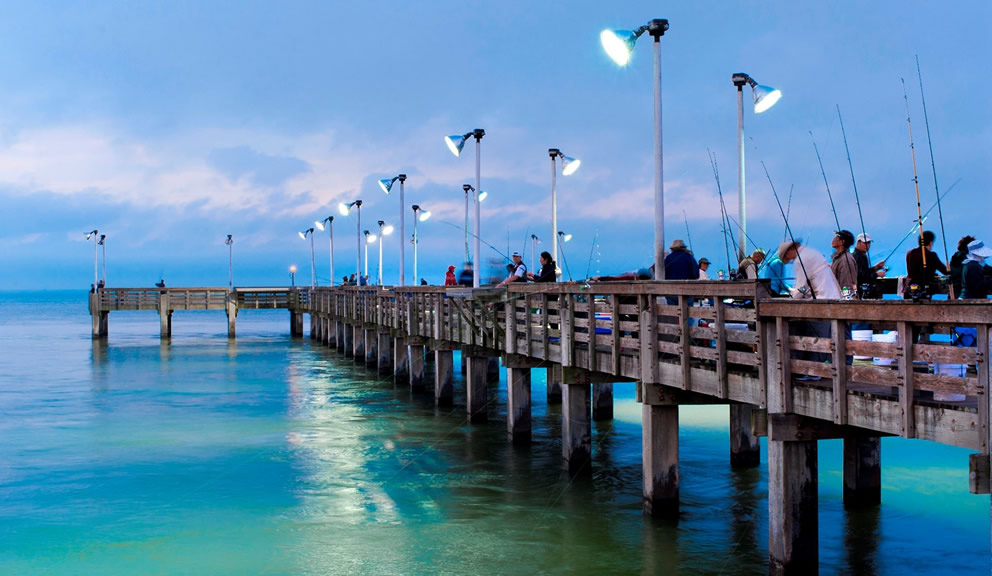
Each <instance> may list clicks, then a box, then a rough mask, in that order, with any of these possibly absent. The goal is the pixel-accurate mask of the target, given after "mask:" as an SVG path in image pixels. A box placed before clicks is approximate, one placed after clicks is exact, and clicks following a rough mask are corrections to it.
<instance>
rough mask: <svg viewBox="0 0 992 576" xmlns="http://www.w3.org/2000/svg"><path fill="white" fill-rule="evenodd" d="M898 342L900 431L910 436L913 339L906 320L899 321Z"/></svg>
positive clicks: (911, 426)
mask: <svg viewBox="0 0 992 576" xmlns="http://www.w3.org/2000/svg"><path fill="white" fill-rule="evenodd" d="M898 326H899V342H898V347H897V349H896V350H897V351H896V357H897V359H898V362H899V379H900V381H901V382H900V387H899V409H900V411H901V413H902V419H901V420H902V426H901V428H900V433H901V434H902V437H903V438H912V437H913V436H914V435H915V432H916V429H915V426H914V424H915V423H914V420H913V416H914V414H913V344H914V343H913V339H912V331H911V330H910V328H909V324H908V323H907V322H899V323H898Z"/></svg>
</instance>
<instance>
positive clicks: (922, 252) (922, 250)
mask: <svg viewBox="0 0 992 576" xmlns="http://www.w3.org/2000/svg"><path fill="white" fill-rule="evenodd" d="M899 81H900V82H902V97H903V100H905V101H906V124H907V125H908V126H909V151H910V152H911V153H912V156H913V185H914V186H915V187H916V215H917V222H918V223H919V226H920V255H921V256H922V257H923V269H924V270H926V269H927V249H926V247H925V246H923V209H922V208H921V207H920V179H919V178H918V177H917V176H916V147H915V146H913V121H912V120H911V119H910V116H909V96H908V95H907V94H906V81H905V80H903V79H902V78H900V79H899ZM908 272H909V271H908V270H907V273H908Z"/></svg>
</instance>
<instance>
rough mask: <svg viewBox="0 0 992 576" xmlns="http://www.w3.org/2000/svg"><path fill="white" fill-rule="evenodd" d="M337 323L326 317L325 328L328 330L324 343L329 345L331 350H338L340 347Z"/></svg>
mask: <svg viewBox="0 0 992 576" xmlns="http://www.w3.org/2000/svg"><path fill="white" fill-rule="evenodd" d="M337 324H338V323H337V322H335V321H334V320H331V317H330V316H325V317H324V328H325V329H326V330H327V338H326V339H325V340H324V343H325V344H327V346H328V347H329V348H337V346H338V326H337Z"/></svg>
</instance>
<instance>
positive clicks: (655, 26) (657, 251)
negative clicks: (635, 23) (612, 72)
mask: <svg viewBox="0 0 992 576" xmlns="http://www.w3.org/2000/svg"><path fill="white" fill-rule="evenodd" d="M666 30H668V20H665V19H657V18H656V19H654V20H652V21H650V22H648V23H647V24H645V25H644V26H641V27H640V28H637V29H636V30H634V31H630V30H603V31H602V32H601V33H600V35H599V39H600V41H601V42H602V43H603V48H604V49H605V50H606V53H607V54H609V56H610V58H612V59H613V61H614V62H616V63H617V64H618V65H620V66H626V65H627V63H628V62H629V61H630V54H631V51H632V50H633V49H634V43H635V42H636V41H637V39H638V38H639V37H640V36H641V35H642V34H644V33H645V32H647V33H648V34H650V35H651V36H652V37H653V38H654V72H655V74H654V76H655V77H654V263H655V266H654V278H655V280H664V279H665V187H664V179H663V176H664V172H663V162H662V147H661V37H662V36H664V35H665V31H666Z"/></svg>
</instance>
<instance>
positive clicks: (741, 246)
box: [730, 72, 782, 261]
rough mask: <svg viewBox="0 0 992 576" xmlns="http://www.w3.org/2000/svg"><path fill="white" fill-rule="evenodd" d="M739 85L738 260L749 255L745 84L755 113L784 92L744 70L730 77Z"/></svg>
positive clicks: (759, 112)
mask: <svg viewBox="0 0 992 576" xmlns="http://www.w3.org/2000/svg"><path fill="white" fill-rule="evenodd" d="M730 80H731V82H733V83H734V86H736V87H737V238H738V240H737V251H738V256H737V260H738V261H740V260H742V259H744V257H745V256H747V203H746V198H745V195H744V85H745V84H748V85H750V86H751V92H752V93H753V95H754V113H755V114H761V113H762V112H764V111H765V110H768V109H769V108H771V107H772V106H774V105H775V103H776V102H778V100H779V98H781V97H782V92H780V91H779V90H776V89H774V88H772V87H771V86H762V85H760V84H758V83H757V82H755V81H754V79H753V78H751V77H750V76H748V75H747V74H745V73H743V72H738V73H736V74H734V75H732V76H731V77H730Z"/></svg>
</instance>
